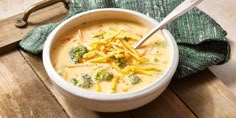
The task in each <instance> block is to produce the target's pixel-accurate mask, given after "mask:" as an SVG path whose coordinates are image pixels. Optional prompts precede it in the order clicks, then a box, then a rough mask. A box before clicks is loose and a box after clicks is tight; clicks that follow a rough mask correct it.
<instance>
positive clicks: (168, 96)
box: [131, 88, 196, 118]
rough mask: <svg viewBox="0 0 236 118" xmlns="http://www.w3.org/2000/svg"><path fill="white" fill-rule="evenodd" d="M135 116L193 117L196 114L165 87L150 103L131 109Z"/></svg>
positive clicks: (143, 117)
mask: <svg viewBox="0 0 236 118" xmlns="http://www.w3.org/2000/svg"><path fill="white" fill-rule="evenodd" d="M131 114H132V116H134V117H135V118H145V117H146V118H195V117H196V116H195V115H194V114H193V113H192V112H191V111H190V110H189V109H188V108H187V107H186V106H185V104H183V103H182V101H180V100H179V98H178V97H177V96H176V95H175V94H174V93H173V92H172V91H171V90H170V89H169V88H167V89H166V90H165V91H164V92H163V93H162V94H161V95H160V96H159V97H158V98H157V99H155V100H154V101H152V102H151V103H149V104H147V105H145V106H143V107H141V108H138V109H135V110H133V111H131Z"/></svg>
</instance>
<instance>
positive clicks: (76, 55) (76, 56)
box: [69, 46, 88, 64]
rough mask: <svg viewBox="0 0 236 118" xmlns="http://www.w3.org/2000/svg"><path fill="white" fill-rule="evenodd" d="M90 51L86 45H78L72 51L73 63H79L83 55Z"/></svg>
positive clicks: (70, 53)
mask: <svg viewBox="0 0 236 118" xmlns="http://www.w3.org/2000/svg"><path fill="white" fill-rule="evenodd" d="M86 53H88V49H87V48H86V47H85V46H78V47H76V48H73V49H72V50H71V51H70V52H69V55H70V58H71V60H72V61H73V63H75V64H76V63H79V62H80V60H81V59H82V58H83V55H84V54H86Z"/></svg>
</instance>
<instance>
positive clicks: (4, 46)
mask: <svg viewBox="0 0 236 118" xmlns="http://www.w3.org/2000/svg"><path fill="white" fill-rule="evenodd" d="M48 11H50V12H48ZM67 11H68V10H67V9H65V8H64V6H63V5H62V4H60V3H58V4H56V5H53V6H50V7H48V8H45V9H42V10H40V11H37V12H35V13H33V14H32V15H30V18H29V25H28V26H27V27H25V28H16V27H15V19H17V18H20V17H22V14H19V15H16V16H13V17H10V18H7V19H5V20H1V22H0V31H1V33H0V54H1V53H3V52H6V51H8V50H12V49H15V48H16V47H17V43H18V42H19V41H20V40H21V39H22V38H23V37H24V36H25V35H26V34H27V33H28V32H29V31H30V30H31V29H32V28H35V27H37V26H40V25H43V24H47V23H52V22H58V21H60V20H62V19H63V18H64V17H65V16H66V14H67Z"/></svg>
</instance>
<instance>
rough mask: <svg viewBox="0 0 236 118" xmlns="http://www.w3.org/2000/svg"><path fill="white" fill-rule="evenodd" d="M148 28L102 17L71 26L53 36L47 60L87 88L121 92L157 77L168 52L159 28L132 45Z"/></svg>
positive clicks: (140, 87) (103, 91)
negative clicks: (49, 56)
mask: <svg viewBox="0 0 236 118" xmlns="http://www.w3.org/2000/svg"><path fill="white" fill-rule="evenodd" d="M149 30H150V28H148V27H145V26H143V25H141V24H138V23H135V22H129V21H121V20H102V21H95V22H89V23H84V24H82V25H79V26H78V27H75V28H73V29H71V30H69V31H68V32H66V33H65V34H63V36H62V37H61V38H60V39H58V40H57V42H56V43H55V45H54V46H53V48H52V52H51V54H52V55H51V61H52V63H53V66H54V68H55V70H56V71H57V72H58V74H59V75H60V76H62V78H63V79H65V80H66V81H68V82H70V83H71V84H73V85H75V86H77V87H80V88H83V89H85V90H88V91H93V92H101V93H125V92H131V91H136V90H139V89H142V88H144V87H147V86H149V85H151V84H152V83H154V82H155V81H157V80H158V79H159V78H160V76H161V75H163V74H164V72H165V71H166V69H167V67H168V66H169V63H170V59H171V54H170V49H169V46H168V43H167V41H166V40H165V39H164V37H163V36H162V34H161V32H158V33H156V34H155V35H154V36H152V37H151V38H150V39H149V40H148V41H146V42H145V43H144V44H143V45H142V46H141V47H140V48H139V49H137V50H135V49H134V48H133V46H134V45H135V44H136V43H137V42H138V40H140V39H141V38H142V37H143V36H144V35H145V34H146V33H147V32H148V31H149Z"/></svg>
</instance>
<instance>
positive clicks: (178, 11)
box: [134, 0, 203, 49]
mask: <svg viewBox="0 0 236 118" xmlns="http://www.w3.org/2000/svg"><path fill="white" fill-rule="evenodd" d="M202 1H203V0H185V1H184V2H182V3H181V4H180V5H179V6H177V7H176V8H175V9H174V10H173V11H172V12H171V13H170V14H168V15H167V16H166V17H165V18H164V19H163V20H162V21H161V22H160V23H159V24H158V25H157V26H156V27H155V28H153V29H152V30H151V31H150V32H149V33H148V34H147V35H145V36H144V37H143V38H142V39H141V40H140V41H139V42H138V43H137V44H136V45H135V47H134V48H135V49H137V48H138V47H139V46H140V45H142V44H143V43H144V42H145V41H146V40H147V39H148V38H150V37H151V36H152V35H153V34H154V33H155V32H157V31H158V30H160V29H162V28H163V27H164V26H166V25H167V24H169V23H170V22H172V21H173V20H175V19H177V18H178V17H180V16H182V15H184V14H185V13H186V12H188V11H189V10H191V9H192V8H194V7H195V6H197V5H198V4H199V3H201V2H202Z"/></svg>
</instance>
